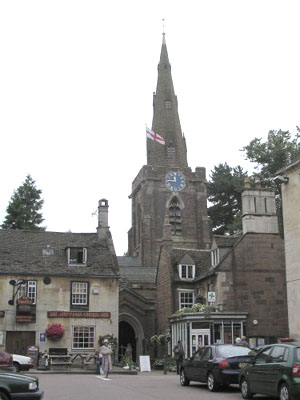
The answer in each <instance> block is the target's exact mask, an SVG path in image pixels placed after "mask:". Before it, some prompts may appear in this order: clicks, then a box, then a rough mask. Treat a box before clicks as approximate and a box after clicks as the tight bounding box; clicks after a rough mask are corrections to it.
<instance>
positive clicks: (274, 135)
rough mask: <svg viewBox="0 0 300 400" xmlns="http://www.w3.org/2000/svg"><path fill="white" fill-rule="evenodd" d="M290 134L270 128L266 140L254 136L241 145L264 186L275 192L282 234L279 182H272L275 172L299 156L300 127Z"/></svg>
mask: <svg viewBox="0 0 300 400" xmlns="http://www.w3.org/2000/svg"><path fill="white" fill-rule="evenodd" d="M296 128H297V132H296V134H295V135H292V134H291V133H290V132H289V131H282V130H281V129H280V130H278V131H277V130H271V131H269V133H268V137H267V140H266V141H262V138H254V139H253V140H251V142H250V143H249V144H248V146H245V147H243V149H242V151H243V152H244V153H245V156H246V159H247V160H249V161H250V162H253V163H255V164H256V165H255V166H254V169H255V170H256V173H255V175H259V176H260V177H261V179H262V184H263V185H264V186H265V187H269V188H273V189H274V190H275V194H276V208H277V215H278V223H279V231H280V234H281V236H283V219H282V200H281V184H280V183H278V182H274V180H273V178H274V177H275V175H276V173H277V172H278V171H279V170H280V169H282V168H283V167H285V166H286V165H287V164H289V163H290V162H291V161H293V160H295V159H297V158H298V157H300V143H299V137H300V129H299V127H298V126H297V127H296Z"/></svg>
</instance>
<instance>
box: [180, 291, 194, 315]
mask: <svg viewBox="0 0 300 400" xmlns="http://www.w3.org/2000/svg"><path fill="white" fill-rule="evenodd" d="M182 295H192V303H188V302H187V301H186V300H185V301H182V299H181V296H182ZM178 302H179V310H181V309H183V308H192V307H193V305H194V304H195V292H194V290H184V289H180V290H179V293H178Z"/></svg>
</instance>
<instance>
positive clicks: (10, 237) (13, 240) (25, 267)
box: [0, 229, 119, 277]
mask: <svg viewBox="0 0 300 400" xmlns="http://www.w3.org/2000/svg"><path fill="white" fill-rule="evenodd" d="M69 247H85V248H87V265H76V266H69V265H68V260H67V248H69ZM45 250H48V251H45ZM47 254H48V255H47ZM0 274H19V275H20V274H23V275H24V274H25V275H44V274H48V275H59V276H68V275H73V276H74V275H75V276H76V275H79V276H96V277H98V276H101V277H105V276H106V277H114V276H115V277H118V276H119V270H118V265H117V260H116V257H115V255H114V254H112V253H111V252H110V250H109V246H108V242H107V240H106V239H100V238H99V237H98V236H97V234H96V233H71V232H66V233H64V232H47V231H25V230H14V229H2V230H0Z"/></svg>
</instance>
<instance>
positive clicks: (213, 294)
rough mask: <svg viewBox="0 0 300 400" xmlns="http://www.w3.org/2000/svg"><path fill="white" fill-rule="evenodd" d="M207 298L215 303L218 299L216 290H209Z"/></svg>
mask: <svg viewBox="0 0 300 400" xmlns="http://www.w3.org/2000/svg"><path fill="white" fill-rule="evenodd" d="M207 300H208V302H209V303H214V302H215V301H216V292H208V293H207Z"/></svg>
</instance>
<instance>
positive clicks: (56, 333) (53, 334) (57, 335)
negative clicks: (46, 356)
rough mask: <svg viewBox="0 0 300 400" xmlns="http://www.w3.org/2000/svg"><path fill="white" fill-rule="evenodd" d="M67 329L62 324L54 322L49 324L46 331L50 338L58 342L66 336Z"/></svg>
mask: <svg viewBox="0 0 300 400" xmlns="http://www.w3.org/2000/svg"><path fill="white" fill-rule="evenodd" d="M64 333H65V329H64V327H63V326H62V325H61V324H52V325H48V328H47V329H46V331H45V334H46V336H47V338H48V339H49V340H52V342H57V341H58V340H59V339H61V338H62V337H63V336H64Z"/></svg>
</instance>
